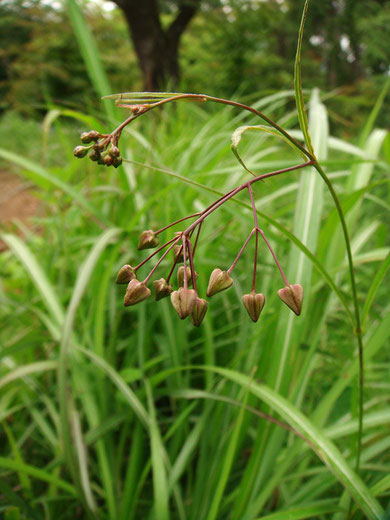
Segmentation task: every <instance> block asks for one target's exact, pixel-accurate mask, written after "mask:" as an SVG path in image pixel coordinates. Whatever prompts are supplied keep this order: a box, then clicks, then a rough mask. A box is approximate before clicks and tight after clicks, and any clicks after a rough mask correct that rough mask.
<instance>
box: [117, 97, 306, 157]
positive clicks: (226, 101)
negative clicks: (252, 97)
mask: <svg viewBox="0 0 390 520" xmlns="http://www.w3.org/2000/svg"><path fill="white" fill-rule="evenodd" d="M181 99H193V100H194V101H212V102H214V103H221V104H223V105H230V106H233V107H236V108H241V109H242V110H246V111H248V112H251V113H252V114H255V115H256V116H258V117H260V118H261V119H263V120H264V121H266V122H267V123H268V124H269V125H270V126H272V127H273V128H275V130H277V131H278V132H280V133H281V134H282V135H283V136H284V137H285V138H286V139H288V140H289V141H290V142H291V143H292V144H293V145H294V146H295V147H296V148H298V149H299V150H300V151H301V152H303V153H304V154H305V155H306V157H308V158H309V159H310V160H315V157H314V155H312V154H311V153H310V152H308V151H307V150H306V148H305V147H304V146H302V145H301V144H300V143H298V141H296V140H295V139H294V138H293V137H292V136H291V135H290V134H289V133H288V132H287V131H286V130H284V129H283V128H282V127H281V126H279V125H278V124H277V123H275V122H274V121H272V119H270V118H269V117H268V116H266V115H265V114H263V113H262V112H260V111H259V110H256V109H255V108H252V107H250V106H248V105H244V104H243V103H238V102H237V101H232V100H230V99H223V98H218V97H214V96H207V95H205V94H179V95H177V96H172V97H170V98H165V99H161V100H160V101H157V102H156V103H152V104H151V105H150V106H149V107H148V108H147V109H146V110H145V112H147V111H148V110H152V109H153V108H157V107H159V106H161V105H165V104H166V103H171V102H172V101H180V100H181ZM145 112H143V113H145ZM132 117H134V116H132ZM129 119H130V118H129ZM129 122H131V121H129ZM125 126H126V125H125ZM121 127H122V128H123V126H122V125H120V127H118V128H121ZM122 128H121V129H122Z"/></svg>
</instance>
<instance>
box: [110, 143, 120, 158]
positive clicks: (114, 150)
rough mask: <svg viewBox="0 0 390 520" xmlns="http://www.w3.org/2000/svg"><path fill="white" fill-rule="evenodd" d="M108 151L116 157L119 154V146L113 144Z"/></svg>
mask: <svg viewBox="0 0 390 520" xmlns="http://www.w3.org/2000/svg"><path fill="white" fill-rule="evenodd" d="M108 153H109V154H110V155H111V157H113V158H114V159H115V158H116V157H118V156H119V148H118V147H117V146H114V145H113V146H111V147H110V149H109V150H108Z"/></svg>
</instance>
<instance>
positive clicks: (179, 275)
mask: <svg viewBox="0 0 390 520" xmlns="http://www.w3.org/2000/svg"><path fill="white" fill-rule="evenodd" d="M196 278H198V273H197V272H196V271H195V279H196ZM187 283H188V285H190V284H192V273H191V269H190V268H189V267H187ZM183 284H184V265H181V266H180V267H179V269H178V270H177V285H178V286H179V287H183Z"/></svg>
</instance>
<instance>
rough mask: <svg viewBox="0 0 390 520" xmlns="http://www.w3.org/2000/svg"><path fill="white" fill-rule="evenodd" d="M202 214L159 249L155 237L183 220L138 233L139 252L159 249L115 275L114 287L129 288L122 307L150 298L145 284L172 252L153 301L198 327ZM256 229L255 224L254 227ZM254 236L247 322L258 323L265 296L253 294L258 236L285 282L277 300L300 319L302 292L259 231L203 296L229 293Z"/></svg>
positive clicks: (217, 272) (245, 299) (202, 304)
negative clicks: (144, 270)
mask: <svg viewBox="0 0 390 520" xmlns="http://www.w3.org/2000/svg"><path fill="white" fill-rule="evenodd" d="M204 215H205V212H203V213H201V214H196V215H190V216H189V217H186V218H191V217H194V216H197V217H198V219H197V221H196V222H195V223H194V224H193V225H192V226H189V228H187V229H186V230H185V231H182V232H178V233H175V234H174V236H173V238H172V239H171V240H169V241H168V242H166V243H165V244H163V245H162V246H160V247H158V246H159V238H158V235H159V234H160V233H161V232H162V231H164V230H165V229H167V228H168V227H170V226H173V225H175V224H177V223H178V222H180V221H182V220H185V219H180V221H176V222H173V223H172V224H170V225H169V226H166V227H165V228H163V229H160V230H158V231H153V230H150V229H148V230H146V231H143V232H142V233H141V236H140V238H139V242H138V250H144V249H153V248H157V247H158V249H157V250H156V251H155V252H153V253H152V254H150V255H149V256H148V257H147V258H146V259H145V260H143V261H142V262H141V263H140V264H138V265H137V266H136V267H132V266H130V265H128V264H127V265H124V266H123V267H122V268H121V269H120V270H119V272H118V275H117V279H116V283H118V284H128V285H127V289H126V294H125V297H124V305H125V306H126V307H127V306H132V305H136V304H137V303H140V302H142V301H143V300H145V299H146V298H148V297H149V296H150V295H151V291H150V289H149V288H148V287H147V284H148V282H149V280H150V278H151V276H152V275H153V273H154V272H155V270H156V269H157V268H158V266H159V265H160V264H161V262H162V260H163V259H164V258H165V257H166V256H167V254H168V253H169V252H170V251H172V252H173V262H172V266H171V269H170V271H169V273H168V276H167V277H165V278H159V279H157V280H155V281H154V282H153V289H154V297H155V300H156V301H159V300H162V299H163V298H167V297H170V299H171V303H172V305H173V307H174V309H175V310H176V312H177V314H178V316H179V318H180V319H182V320H184V319H185V318H187V317H190V318H191V321H192V323H193V324H194V325H195V326H197V327H199V325H200V324H201V323H202V321H203V318H204V317H205V314H206V312H207V301H206V300H205V299H204V298H200V297H199V294H198V289H197V286H196V279H197V277H198V274H197V272H196V271H195V269H194V255H195V250H196V245H197V242H198V238H199V231H200V226H199V224H201V223H202V222H203V220H204V218H205V217H204ZM256 225H257V223H256ZM197 226H198V233H197V235H196V239H195V242H194V245H192V242H191V237H192V232H193V230H194V229H196V227H197ZM253 235H255V236H256V249H255V263H254V272H253V280H252V289H251V291H250V292H249V293H248V294H244V295H243V296H242V303H243V305H244V307H245V309H246V311H247V313H248V315H249V317H250V319H251V320H252V321H254V322H257V321H258V319H259V317H260V314H261V312H262V310H263V308H264V304H265V296H264V294H262V293H257V292H256V291H255V280H256V263H257V242H258V235H260V236H262V237H263V238H264V241H265V243H266V244H267V246H268V247H269V248H270V251H271V253H272V255H273V257H274V259H275V261H276V264H277V267H278V268H279V271H280V272H281V275H282V277H283V280H284V282H285V286H284V287H283V288H282V289H280V290H279V291H278V295H279V297H280V299H281V300H282V301H283V302H284V303H285V304H286V305H287V306H288V307H289V308H290V309H291V310H292V311H293V312H294V313H295V314H296V315H298V316H299V314H300V313H301V307H302V299H303V289H302V286H301V285H299V284H294V285H291V284H289V283H288V281H287V279H286V276H285V274H284V272H283V270H282V268H281V267H280V264H279V262H278V261H277V259H276V256H275V253H274V252H273V250H272V248H271V246H270V244H269V242H268V241H267V239H266V238H265V236H264V233H263V231H262V230H260V229H259V228H257V227H255V228H253V230H252V231H251V233H250V234H249V237H248V238H247V240H246V242H245V244H244V246H243V247H242V248H241V250H240V252H239V254H238V255H237V257H236V259H235V260H234V262H233V264H232V265H231V267H230V268H229V269H228V270H226V271H223V270H222V269H219V268H216V269H214V270H213V271H212V273H211V275H210V279H209V283H208V286H207V291H206V295H207V297H208V298H210V297H212V296H214V295H215V294H217V293H219V292H221V291H225V290H226V289H229V288H230V287H231V286H232V285H233V283H234V282H233V278H232V277H231V273H232V271H233V269H234V267H235V265H236V263H237V261H238V259H239V258H240V256H241V254H242V253H243V251H244V249H245V247H246V246H247V244H248V242H249V240H250V238H251V237H252V236H253ZM163 249H166V251H165V252H164V253H163V254H162V256H161V258H160V259H159V260H158V261H157V263H156V265H155V266H154V267H153V269H152V270H151V271H150V273H149V274H148V276H147V277H146V278H145V279H144V280H142V281H139V280H138V279H137V271H138V270H139V269H140V268H141V267H142V266H143V265H144V264H146V263H147V262H148V261H149V260H151V259H152V258H153V257H154V256H155V255H156V254H158V253H159V252H160V251H162V250H163ZM180 262H183V264H182V265H180V266H179V265H178V264H179V263H180ZM176 267H177V290H174V289H173V285H172V283H171V277H172V274H173V272H174V270H175V268H176Z"/></svg>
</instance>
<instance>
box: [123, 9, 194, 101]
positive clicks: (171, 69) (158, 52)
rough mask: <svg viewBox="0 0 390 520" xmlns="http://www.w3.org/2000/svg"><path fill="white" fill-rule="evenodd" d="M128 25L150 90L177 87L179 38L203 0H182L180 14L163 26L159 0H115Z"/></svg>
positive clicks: (145, 81)
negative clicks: (169, 23)
mask: <svg viewBox="0 0 390 520" xmlns="http://www.w3.org/2000/svg"><path fill="white" fill-rule="evenodd" d="M115 3H116V4H117V5H118V6H119V7H120V8H121V9H122V11H123V13H124V15H125V18H126V21H127V23H128V26H129V30H130V36H131V39H132V42H133V45H134V50H135V52H136V55H137V58H138V62H139V65H140V68H141V71H142V75H143V80H144V89H145V90H147V91H154V90H163V89H164V88H166V87H167V86H169V87H171V88H172V87H175V86H176V85H177V84H178V82H179V78H180V68H179V43H180V38H181V36H182V34H183V32H184V31H185V29H186V28H187V26H188V24H189V22H190V21H191V19H192V18H193V16H194V15H195V13H196V10H197V8H198V7H199V3H200V0H187V1H186V0H181V1H180V2H178V7H179V10H178V14H177V16H176V18H175V19H174V21H173V22H172V23H171V25H170V26H169V27H168V28H167V29H166V30H164V29H163V27H162V25H161V21H160V13H159V8H158V2H157V0H142V1H140V0H115Z"/></svg>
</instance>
